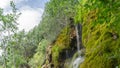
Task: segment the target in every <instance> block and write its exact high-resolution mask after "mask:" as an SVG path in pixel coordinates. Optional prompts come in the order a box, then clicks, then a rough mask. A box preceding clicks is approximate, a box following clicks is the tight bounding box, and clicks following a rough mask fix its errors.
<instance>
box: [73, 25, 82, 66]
mask: <svg viewBox="0 0 120 68" xmlns="http://www.w3.org/2000/svg"><path fill="white" fill-rule="evenodd" d="M75 29H76V39H77V50H78V57H77V58H76V59H75V60H74V61H73V65H72V67H73V68H79V65H80V64H81V63H82V62H83V61H84V57H82V56H81V50H80V43H81V42H80V36H79V32H78V26H76V28H75ZM81 30H82V29H81V26H80V31H81ZM81 32H82V31H81Z"/></svg>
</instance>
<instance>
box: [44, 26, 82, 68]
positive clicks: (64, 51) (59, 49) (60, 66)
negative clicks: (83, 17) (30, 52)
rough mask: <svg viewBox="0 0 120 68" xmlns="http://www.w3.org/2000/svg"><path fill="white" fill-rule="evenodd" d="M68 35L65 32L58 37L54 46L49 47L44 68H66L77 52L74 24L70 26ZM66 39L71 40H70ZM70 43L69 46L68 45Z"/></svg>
mask: <svg viewBox="0 0 120 68" xmlns="http://www.w3.org/2000/svg"><path fill="white" fill-rule="evenodd" d="M68 33H69V35H66V34H64V32H62V33H61V34H60V35H59V36H58V38H57V39H56V41H54V42H53V43H52V45H50V46H48V47H47V49H46V60H45V64H44V65H43V66H42V68H65V67H64V65H65V62H66V60H67V59H71V58H72V57H73V55H74V54H75V53H76V52H77V44H76V43H77V40H76V31H75V26H74V25H73V24H71V25H70V27H69V32H68ZM79 33H80V32H79ZM66 36H67V37H66ZM65 38H69V40H68V39H65ZM80 38H81V37H80ZM61 41H62V42H61ZM66 41H67V42H66ZM56 42H57V45H56ZM58 42H59V43H60V44H61V43H62V45H59V44H58ZM68 42H69V44H66V43H68ZM80 42H81V40H80ZM52 48H54V51H52ZM55 56H56V57H55ZM54 58H55V59H54Z"/></svg>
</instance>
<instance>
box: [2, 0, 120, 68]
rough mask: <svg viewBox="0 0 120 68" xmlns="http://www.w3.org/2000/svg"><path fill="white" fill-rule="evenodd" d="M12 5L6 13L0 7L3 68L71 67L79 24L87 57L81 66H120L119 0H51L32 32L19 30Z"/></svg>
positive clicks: (17, 15) (94, 67)
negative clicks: (11, 10)
mask: <svg viewBox="0 0 120 68" xmlns="http://www.w3.org/2000/svg"><path fill="white" fill-rule="evenodd" d="M11 7H12V9H13V12H12V13H10V14H7V15H4V14H3V10H2V9H0V33H1V34H0V48H1V49H3V51H4V53H3V55H2V56H1V57H0V68H24V67H26V68H41V67H42V68H44V67H45V68H47V67H48V68H51V67H54V68H71V66H70V64H71V63H69V64H67V63H68V62H72V59H74V56H76V53H77V47H76V40H75V39H76V34H75V28H74V27H75V26H76V25H77V24H81V25H82V46H83V48H84V50H83V53H84V55H83V56H84V58H85V60H84V62H83V63H82V64H80V66H79V67H80V68H119V67H120V37H119V36H120V30H119V28H120V21H119V20H120V1H119V0H50V1H49V2H48V3H46V7H45V11H44V13H43V16H42V21H40V24H39V25H38V26H36V27H34V28H33V29H32V30H30V31H29V32H25V31H24V30H23V31H19V32H18V29H17V25H18V23H16V20H17V18H18V17H19V16H20V13H17V10H16V7H15V5H14V3H13V2H11ZM4 33H6V34H7V36H6V35H5V34H4ZM66 52H68V55H67V56H66Z"/></svg>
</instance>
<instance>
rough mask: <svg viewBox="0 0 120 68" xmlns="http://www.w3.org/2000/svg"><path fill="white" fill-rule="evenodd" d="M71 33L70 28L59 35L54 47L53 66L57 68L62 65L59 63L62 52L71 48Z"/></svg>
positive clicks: (66, 28)
mask: <svg viewBox="0 0 120 68" xmlns="http://www.w3.org/2000/svg"><path fill="white" fill-rule="evenodd" d="M69 32H70V28H69V27H65V28H64V29H63V30H62V31H61V33H60V34H59V35H58V38H57V40H56V42H55V44H54V46H53V47H52V59H53V61H52V62H53V64H54V66H55V68H57V67H58V66H59V65H60V63H59V60H60V59H59V54H60V52H62V50H64V49H66V48H69V42H70V36H69V34H68V33H69Z"/></svg>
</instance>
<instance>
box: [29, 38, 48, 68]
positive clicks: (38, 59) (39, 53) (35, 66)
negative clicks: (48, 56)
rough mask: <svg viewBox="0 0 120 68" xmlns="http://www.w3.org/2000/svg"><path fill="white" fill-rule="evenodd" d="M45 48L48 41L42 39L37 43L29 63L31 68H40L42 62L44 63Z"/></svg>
mask: <svg viewBox="0 0 120 68" xmlns="http://www.w3.org/2000/svg"><path fill="white" fill-rule="evenodd" d="M47 46H48V41H47V40H45V39H43V40H42V41H41V42H40V43H39V45H38V47H37V50H36V53H35V54H34V56H33V58H32V59H31V60H30V62H29V64H30V65H31V67H32V68H41V65H42V64H43V62H45V53H46V47H47Z"/></svg>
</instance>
